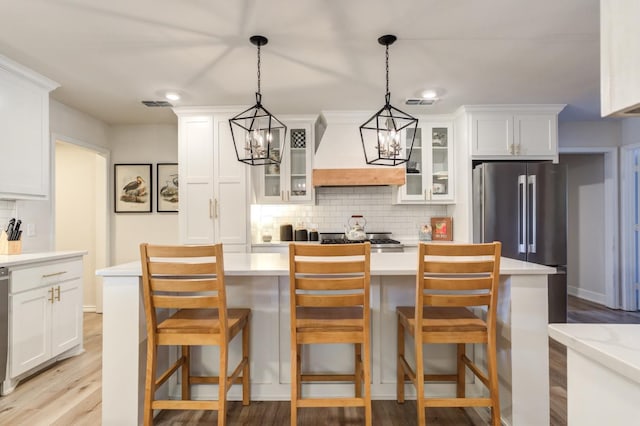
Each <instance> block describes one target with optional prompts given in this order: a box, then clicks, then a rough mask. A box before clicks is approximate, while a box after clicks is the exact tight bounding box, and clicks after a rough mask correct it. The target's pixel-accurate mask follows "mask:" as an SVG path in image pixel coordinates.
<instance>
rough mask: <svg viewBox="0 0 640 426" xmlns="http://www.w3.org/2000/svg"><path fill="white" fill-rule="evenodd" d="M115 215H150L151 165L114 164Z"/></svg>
mask: <svg viewBox="0 0 640 426" xmlns="http://www.w3.org/2000/svg"><path fill="white" fill-rule="evenodd" d="M113 167H114V173H113V178H114V186H113V190H114V203H113V204H114V209H115V212H116V213H151V209H152V207H151V206H152V198H153V196H152V194H153V192H152V188H153V185H152V182H151V164H114V166H113Z"/></svg>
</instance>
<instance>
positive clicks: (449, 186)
mask: <svg viewBox="0 0 640 426" xmlns="http://www.w3.org/2000/svg"><path fill="white" fill-rule="evenodd" d="M403 137H406V138H407V143H410V140H411V138H412V137H413V130H412V129H411V130H408V131H407V132H405V133H404V134H403ZM452 147H453V125H452V123H451V122H450V121H443V122H430V121H424V120H422V119H420V121H419V126H418V128H417V129H416V133H415V139H414V143H413V150H412V151H411V157H410V158H409V161H408V162H407V163H405V168H406V183H405V184H404V185H402V186H400V187H397V188H396V189H395V190H394V191H395V202H396V203H401V204H451V203H453V202H454V178H455V173H454V171H453V149H452Z"/></svg>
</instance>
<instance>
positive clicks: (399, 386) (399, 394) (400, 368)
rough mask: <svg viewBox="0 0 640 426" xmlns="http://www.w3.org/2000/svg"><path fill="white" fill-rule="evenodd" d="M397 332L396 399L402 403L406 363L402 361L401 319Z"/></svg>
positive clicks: (402, 330) (402, 337) (402, 338)
mask: <svg viewBox="0 0 640 426" xmlns="http://www.w3.org/2000/svg"><path fill="white" fill-rule="evenodd" d="M397 333H398V334H397V342H398V345H397V351H398V354H397V358H396V375H397V377H396V399H397V401H398V402H399V403H400V404H404V379H405V377H406V374H405V372H404V365H403V364H402V362H401V359H402V358H404V326H403V325H402V322H401V321H400V320H399V319H398V330H397Z"/></svg>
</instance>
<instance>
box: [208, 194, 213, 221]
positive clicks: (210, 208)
mask: <svg viewBox="0 0 640 426" xmlns="http://www.w3.org/2000/svg"><path fill="white" fill-rule="evenodd" d="M209 218H210V219H212V218H213V200H212V199H211V198H209Z"/></svg>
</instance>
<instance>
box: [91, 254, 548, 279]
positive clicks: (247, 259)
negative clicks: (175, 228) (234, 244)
mask: <svg viewBox="0 0 640 426" xmlns="http://www.w3.org/2000/svg"><path fill="white" fill-rule="evenodd" d="M416 267H417V254H416V253H371V275H414V274H415V273H416ZM224 269H225V274H226V275H230V276H233V275H273V276H283V275H288V274H289V255H288V254H287V253H225V254H224ZM555 271H556V270H555V268H550V267H548V266H543V265H538V264H536V263H529V262H523V261H521V260H515V259H509V258H506V257H503V258H502V259H501V261H500V273H501V274H505V275H540V274H544V275H548V274H553V273H555ZM96 274H97V275H101V276H131V275H135V276H140V275H142V271H141V267H140V262H139V261H135V262H129V263H125V264H122V265H116V266H112V267H110V268H105V269H100V270H98V271H96Z"/></svg>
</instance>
